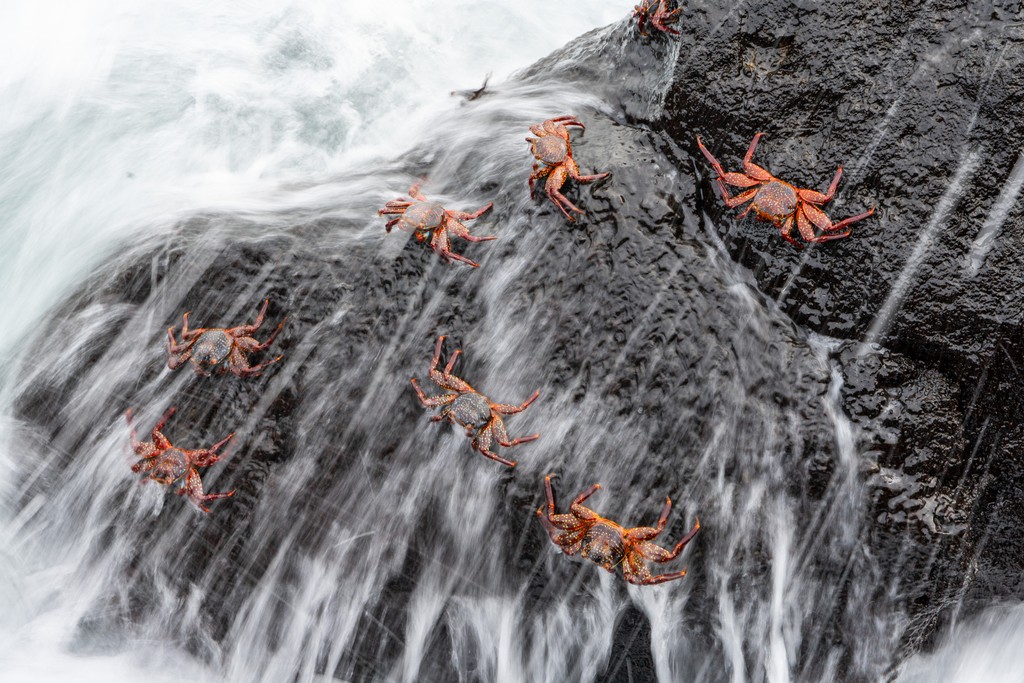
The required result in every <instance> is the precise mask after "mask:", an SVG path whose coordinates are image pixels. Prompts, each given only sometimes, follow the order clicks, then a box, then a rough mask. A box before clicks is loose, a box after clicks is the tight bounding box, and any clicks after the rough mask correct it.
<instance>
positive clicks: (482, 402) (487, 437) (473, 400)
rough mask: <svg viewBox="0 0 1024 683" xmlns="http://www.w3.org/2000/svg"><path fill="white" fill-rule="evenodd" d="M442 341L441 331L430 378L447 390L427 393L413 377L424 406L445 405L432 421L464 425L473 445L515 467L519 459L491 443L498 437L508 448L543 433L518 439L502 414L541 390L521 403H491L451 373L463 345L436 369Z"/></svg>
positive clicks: (522, 407) (524, 406) (515, 410)
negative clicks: (499, 451)
mask: <svg viewBox="0 0 1024 683" xmlns="http://www.w3.org/2000/svg"><path fill="white" fill-rule="evenodd" d="M443 343H444V336H443V335H442V336H440V337H438V338H437V346H436V347H435V348H434V359H433V361H431V363H430V379H431V381H433V382H434V384H436V385H438V386H439V387H441V388H442V389H444V390H445V391H447V392H448V393H445V394H441V395H440V396H427V395H426V394H425V393H423V390H422V389H421V388H420V385H419V382H418V381H417V380H416V378H413V379H412V380H410V381H411V382H412V386H413V388H414V389H415V390H416V396H417V397H418V398H419V400H420V403H421V404H423V406H424V407H425V408H435V407H438V406H445V408H444V409H443V410H442V411H441V412H440V413H438V414H437V415H435V416H434V417H432V418H430V421H431V422H440V421H441V420H445V419H447V420H448V421H449V422H451V423H452V424H456V425H459V426H461V427H465V428H466V436H471V437H473V442H472V444H471V445H472V447H473V448H474V449H476V450H478V451H480V452H481V453H483V454H484V455H485V456H487V457H488V458H490V459H491V460H495V461H497V462H500V463H501V464H503V465H507V466H509V467H515V466H516V463H515V461H514V460H508V459H506V458H503V457H501V456H500V455H498V454H497V453H495V452H493V451H492V450H491V444H492V443H493V442H495V441H496V442H497V443H498V444H499V445H501V446H503V447H505V448H511V447H512V446H518V445H519V444H521V443H526V442H527V441H533V440H534V439H537V438H540V434H531V435H530V436H524V437H521V438H518V439H510V438H509V436H508V432H507V431H505V422H504V421H503V420H502V419H501V416H502V415H514V414H516V413H521V412H523V411H524V410H526V409H527V408H528V407H529V406H530V404H531V403H533V402H534V401H536V400H537V397H538V396H540V391H539V390H538V391H535V392H533V395H532V396H530V398H528V399H526V400H525V401H523V403H521V404H520V405H518V406H516V405H509V404H505V403H491V401H490V400H489V399H488V398H487V397H486V396H484V395H483V394H481V393H478V392H477V391H476V390H475V389H473V387H471V386H470V385H469V382H466V381H465V380H463V379H460V378H458V377H456V376H455V375H453V374H452V368H454V367H455V361H456V360H457V359H458V357H459V354H461V353H462V349H456V350H455V352H454V353H452V356H451V358H449V359H448V365H446V366H445V368H444V372H442V371H440V370H438V369H437V364H438V363H439V362H440V361H441V346H442V344H443Z"/></svg>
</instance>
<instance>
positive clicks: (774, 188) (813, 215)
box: [697, 133, 875, 247]
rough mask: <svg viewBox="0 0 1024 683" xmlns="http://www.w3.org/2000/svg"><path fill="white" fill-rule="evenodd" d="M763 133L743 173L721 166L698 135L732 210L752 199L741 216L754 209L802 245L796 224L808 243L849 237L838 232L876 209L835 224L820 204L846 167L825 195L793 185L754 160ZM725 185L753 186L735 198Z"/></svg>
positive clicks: (745, 159)
mask: <svg viewBox="0 0 1024 683" xmlns="http://www.w3.org/2000/svg"><path fill="white" fill-rule="evenodd" d="M762 135H764V133H758V134H757V135H755V136H754V139H753V140H752V141H751V142H750V147H749V148H748V149H747V153H746V155H745V156H744V157H743V173H726V172H725V171H724V170H723V169H722V165H721V164H719V163H718V160H717V159H715V157H713V156H711V152H709V151H708V148H707V147H705V146H704V143H703V142H701V139H700V136H699V135H698V136H697V146H698V147H700V151H701V152H702V153H703V154H704V156H705V157H706V158H707V160H708V161H709V162H710V163H711V167H712V168H713V169H714V170H715V173H716V177H715V182H716V183H717V184H718V191H719V192H721V193H722V199H724V200H725V205H726V206H728V207H729V208H730V209H733V208H736V207H737V206H739V205H741V204H744V203H746V202H750V206H748V207H747V208H746V209H745V210H744V211H743V213H741V214H740V215H739V217H740V218H743V217H744V216H746V215H747V214H748V213H749V212H750V211H753V212H754V214H755V215H756V216H757V217H758V218H759V219H761V220H763V221H768V222H770V223H773V224H775V226H776V227H777V228H778V229H779V231H780V232H781V233H782V237H783V238H784V239H785V240H786V241H787V242H790V243H791V244H795V245H796V246H798V247H800V246H801V245H800V243H799V242H797V241H796V240H795V239H794V238H793V237H792V233H793V226H794V224H795V225H796V228H797V230H798V231H799V232H800V236H801V237H803V238H804V240H806V241H807V242H828V241H829V240H837V239H841V238H843V237H849V236H850V231H849V230H847V231H845V232H839V231H840V230H842V229H843V228H845V227H846V226H848V225H850V224H851V223H855V222H857V221H859V220H863V219H865V218H867V217H868V216H870V215H871V214H873V213H874V212H875V209H874V207H872V208H870V209H868V210H867V211H865V212H864V213H860V214H857V215H856V216H850V217H849V218H844V219H843V220H841V221H839V222H838V223H833V222H832V220H831V219H830V218H829V217H828V216H826V215H825V212H824V211H822V210H821V209H820V208H818V207H819V206H821V205H822V204H824V203H825V202H827V201H829V200H830V199H832V196H833V195H834V194H835V192H836V187H838V186H839V179H840V178H841V177H842V175H843V167H842V166H840V167H839V169H838V170H837V171H836V175H835V177H834V178H832V183H831V184H830V185H829V186H828V190H827V191H826V192H825V193H824V194H822V193H821V192H816V191H815V190H805V189H801V188H798V187H794V186H793V185H790V184H789V183H787V182H786V181H784V180H779V179H778V178H776V177H775V176H773V175H772V174H771V173H769V172H768V171H766V170H764V169H763V168H761V167H760V166H758V165H756V164H754V163H753V162H752V161H751V159H753V157H754V150H755V149H756V148H757V143H758V141H759V140H760V139H761V136H762ZM726 185H732V186H734V187H742V188H750V189H747V190H746V191H744V192H741V193H740V194H738V195H736V196H735V197H731V196H729V190H728V189H727V188H726ZM815 228H818V229H819V230H821V231H822V233H823V234H820V235H819V234H815V231H814V229H815Z"/></svg>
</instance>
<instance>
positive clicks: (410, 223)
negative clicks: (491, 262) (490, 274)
mask: <svg viewBox="0 0 1024 683" xmlns="http://www.w3.org/2000/svg"><path fill="white" fill-rule="evenodd" d="M409 196H410V197H412V200H408V199H395V200H392V201H390V202H388V203H387V204H385V205H384V208H383V209H380V210H379V211H378V212H377V215H378V216H386V215H393V214H398V218H392V219H391V220H389V221H388V222H387V223H385V224H384V227H385V229H386V230H387V231H388V232H389V233H390V232H391V228H393V227H395V226H396V225H397V226H398V228H399V229H400V230H403V231H405V232H408V233H412V234H413V235H414V236H415V237H416V240H417V241H419V242H424V241H426V240H427V238H428V237H429V238H430V248H431V249H433V250H434V253H436V254H437V255H438V256H440V257H441V258H443V259H444V260H445V261H449V262H451V261H461V262H462V263H465V264H467V265H469V266H472V267H473V268H477V267H479V265H480V264H478V263H475V262H474V261H470V260H469V259H468V258H466V257H465V256H462V255H460V254H456V253H454V252H453V251H452V242H451V238H450V237H449V236H448V234H449V233H451V234H452V235H455V236H456V237H461V238H462V239H464V240H467V241H469V242H487V241H490V240H494V239H498V238H497V237H493V236H489V235H488V236H483V237H481V236H477V235H471V234H470V232H469V229H468V228H467V227H466V226H465V225H463V224H462V222H461V221H469V220H473V219H476V218H479V217H480V216H482V215H483V214H484V213H485V212H486V211H488V210H489V209H490V208H491V207H492V206H494V204H493V203H492V202H487V205H486V206H484V207H483V208H482V209H478V210H476V211H474V212H473V213H466V212H465V211H454V210H451V209H446V208H444V206H442V205H441V203H440V202H432V201H430V200H429V199H427V198H426V197H425V196H424V195H423V193H422V192H420V183H416V184H415V185H413V186H412V187H410V188H409Z"/></svg>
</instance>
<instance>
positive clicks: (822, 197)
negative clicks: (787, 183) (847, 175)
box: [796, 164, 843, 204]
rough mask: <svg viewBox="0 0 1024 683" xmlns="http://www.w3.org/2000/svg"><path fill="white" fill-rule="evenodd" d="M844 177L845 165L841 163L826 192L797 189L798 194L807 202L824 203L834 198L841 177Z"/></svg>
mask: <svg viewBox="0 0 1024 683" xmlns="http://www.w3.org/2000/svg"><path fill="white" fill-rule="evenodd" d="M842 177H843V167H842V165H841V164H840V166H839V168H838V169H837V170H836V174H835V176H834V177H833V178H832V182H831V183H830V184H829V186H828V190H826V191H825V194H822V193H821V192H815V191H814V190H807V189H803V190H797V191H796V192H797V194H798V195H800V199H802V200H804V201H805V202H810V203H811V204H824V203H825V202H827V201H829V200H830V199H832V197H833V195H835V193H836V188H837V187H839V179H840V178H842Z"/></svg>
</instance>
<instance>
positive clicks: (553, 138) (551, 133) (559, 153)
mask: <svg viewBox="0 0 1024 683" xmlns="http://www.w3.org/2000/svg"><path fill="white" fill-rule="evenodd" d="M567 126H578V127H579V128H580V129H581V130H586V127H585V126H584V125H583V124H582V123H580V122H579V121H577V120H576V117H575V116H557V117H555V118H553V119H548V120H547V121H545V122H544V123H542V124H540V125H534V126H530V131H531V132H532V133H533V134H534V135H536V136H537V137H535V138H533V137H530V138H526V141H527V142H529V143H530V151H531V152H532V153H533V156H534V157H535V158H536V159H537V161H538V162H539V163H535V164H534V165H533V173H532V174H530V181H529V185H530V198H531V199H533V197H534V190H533V183H534V182H535V181H537V180H540V179H541V178H545V177H546V178H547V181H546V182H545V183H544V191H545V192H546V193H547V195H548V199H550V200H551V201H552V202H553V203H554V205H555V206H557V207H558V208H559V210H560V211H561V212H562V213H564V214H565V217H566V218H568V219H569V220H570V221H574V220H576V219H575V218H573V216H572V214H571V213H569V211H570V210H571V211H575V212H576V213H580V214H582V213H584V211H583V209H581V208H579V207H578V206H576V205H575V204H573V203H572V202H570V201H569V200H568V199H567V198H566V197H565V195H563V194H562V193H561V192H560V191H559V190H560V189H561V187H562V185H564V184H565V180H566V178H572V179H573V180H575V181H576V182H579V183H589V182H593V181H595V180H600V179H601V178H606V177H608V176H609V175H611V174H610V173H598V174H596V175H580V169H579V166H577V165H576V161H575V160H574V159H573V158H572V145H571V144H570V142H569V129H568V128H567Z"/></svg>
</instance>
